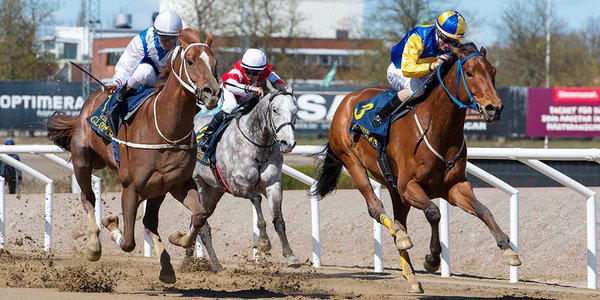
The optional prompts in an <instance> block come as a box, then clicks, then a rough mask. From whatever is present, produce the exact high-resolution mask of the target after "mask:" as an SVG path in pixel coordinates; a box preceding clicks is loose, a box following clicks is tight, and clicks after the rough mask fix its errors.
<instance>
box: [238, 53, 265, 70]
mask: <svg viewBox="0 0 600 300" xmlns="http://www.w3.org/2000/svg"><path fill="white" fill-rule="evenodd" d="M266 66H267V55H265V53H264V52H262V51H260V50H259V49H255V48H250V49H248V50H246V53H244V56H242V67H244V68H246V69H250V70H261V71H262V70H264V69H265V67H266Z"/></svg>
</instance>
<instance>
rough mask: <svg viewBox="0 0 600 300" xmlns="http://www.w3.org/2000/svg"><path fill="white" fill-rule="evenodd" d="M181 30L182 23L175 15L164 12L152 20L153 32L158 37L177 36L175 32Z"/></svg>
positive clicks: (170, 12)
mask: <svg viewBox="0 0 600 300" xmlns="http://www.w3.org/2000/svg"><path fill="white" fill-rule="evenodd" d="M181 28H183V22H181V18H180V17H179V15H177V13H175V12H174V11H170V10H165V11H163V12H161V13H160V14H158V16H156V19H154V30H156V33H158V34H159V35H175V36H176V35H178V34H179V33H177V31H178V30H179V29H181Z"/></svg>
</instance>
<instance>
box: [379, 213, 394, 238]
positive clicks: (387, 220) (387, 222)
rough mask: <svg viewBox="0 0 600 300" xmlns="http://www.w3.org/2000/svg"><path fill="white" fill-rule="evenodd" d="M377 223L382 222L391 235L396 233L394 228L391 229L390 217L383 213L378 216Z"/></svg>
mask: <svg viewBox="0 0 600 300" xmlns="http://www.w3.org/2000/svg"><path fill="white" fill-rule="evenodd" d="M379 223H381V224H383V226H385V227H387V229H389V230H390V234H391V235H396V230H394V229H392V219H390V218H389V217H388V216H386V215H385V214H382V215H381V216H379Z"/></svg>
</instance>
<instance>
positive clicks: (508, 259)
mask: <svg viewBox="0 0 600 300" xmlns="http://www.w3.org/2000/svg"><path fill="white" fill-rule="evenodd" d="M502 263H503V264H505V265H508V266H513V267H516V266H520V265H521V259H519V256H518V255H516V254H513V255H502Z"/></svg>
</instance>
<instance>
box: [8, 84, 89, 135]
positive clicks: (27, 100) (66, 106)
mask: <svg viewBox="0 0 600 300" xmlns="http://www.w3.org/2000/svg"><path fill="white" fill-rule="evenodd" d="M81 94H82V89H81V83H60V84H59V83H50V82H9V81H0V129H19V130H39V129H44V127H43V126H42V121H43V120H44V119H46V118H47V117H49V116H50V115H52V113H54V112H55V111H57V110H58V111H64V112H66V113H67V114H68V115H70V116H77V115H79V111H80V110H81V107H82V106H83V102H84V99H83V97H81Z"/></svg>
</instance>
